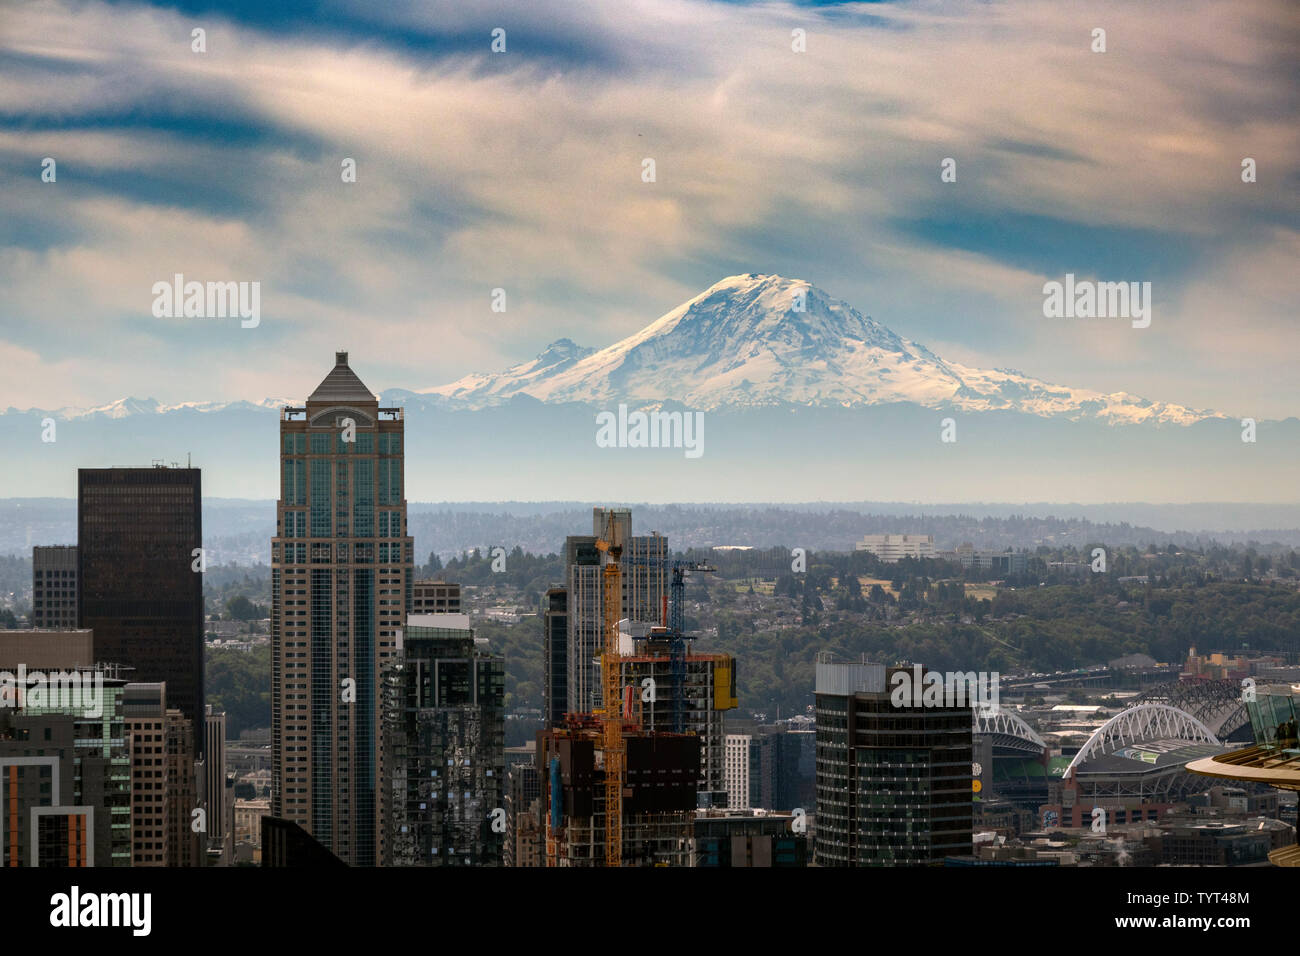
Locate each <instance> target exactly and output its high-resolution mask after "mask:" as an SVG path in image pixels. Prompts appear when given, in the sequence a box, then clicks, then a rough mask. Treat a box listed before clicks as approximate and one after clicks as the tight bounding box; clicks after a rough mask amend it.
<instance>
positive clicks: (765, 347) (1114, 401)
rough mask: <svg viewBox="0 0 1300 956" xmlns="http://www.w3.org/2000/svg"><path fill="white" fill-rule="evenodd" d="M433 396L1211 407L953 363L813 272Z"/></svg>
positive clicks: (1111, 418) (1160, 412)
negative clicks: (831, 291)
mask: <svg viewBox="0 0 1300 956" xmlns="http://www.w3.org/2000/svg"><path fill="white" fill-rule="evenodd" d="M423 391H424V393H425V394H426V395H429V396H430V397H433V396H438V397H441V398H443V399H446V400H447V401H449V402H452V403H454V404H456V405H459V406H461V407H467V408H480V407H484V406H488V405H495V404H500V403H501V402H503V401H506V400H507V399H509V398H510V397H511V396H513V395H516V394H525V395H529V396H531V397H533V398H535V399H537V400H539V401H542V402H550V403H558V402H584V403H587V404H592V405H597V406H604V407H610V406H612V405H613V404H616V403H618V402H622V401H630V402H640V403H642V404H653V403H658V402H662V401H665V400H669V399H671V400H674V401H678V402H681V403H682V404H684V405H687V406H689V407H693V408H696V409H703V410H710V409H717V408H723V407H737V406H740V407H755V406H779V405H802V406H856V405H875V404H886V403H897V402H910V403H914V404H918V405H922V406H925V407H931V408H937V407H940V406H945V407H956V408H959V409H963V410H969V411H993V410H1008V411H1018V412H1024V413H1028V414H1033V415H1039V416H1042V417H1066V418H1071V419H1082V418H1092V419H1098V420H1102V421H1106V422H1112V423H1121V422H1123V423H1136V422H1159V423H1168V424H1191V423H1192V422H1195V421H1199V420H1201V419H1203V418H1207V417H1212V415H1213V413H1209V412H1199V411H1195V410H1193V409H1188V408H1184V407H1182V406H1179V405H1170V404H1167V403H1163V402H1152V401H1147V400H1145V399H1141V398H1137V397H1136V396H1130V395H1126V394H1123V393H1113V394H1104V393H1101V392H1095V391H1089V390H1086V389H1074V388H1065V387H1059V386H1053V385H1050V384H1048V383H1046V382H1043V381H1040V380H1038V379H1034V378H1031V377H1029V376H1027V375H1025V374H1023V373H1021V372H1016V371H1013V370H1010V369H1007V370H983V369H977V368H967V367H965V366H961V365H958V364H955V363H952V362H946V361H944V360H943V359H941V358H939V357H938V356H937V355H935V354H934V353H933V352H931V351H930V350H929V349H927V348H925V346H923V345H919V344H917V343H916V342H911V341H908V340H906V339H903V338H901V337H900V336H898V335H897V334H895V333H894V332H893V331H892V330H891V329H889V328H888V327H886V326H884V325H882V324H881V323H879V322H877V321H875V320H874V319H872V318H870V317H868V316H864V315H863V314H862V313H860V312H858V311H857V310H856V309H854V308H853V307H852V306H850V305H848V304H847V303H845V302H843V301H841V300H839V299H836V298H833V297H831V296H830V295H828V294H827V293H825V292H824V291H822V290H821V289H819V288H817V287H816V286H814V285H812V284H811V283H810V282H807V281H806V280H803V279H788V278H785V277H783V276H779V275H763V274H759V273H747V274H743V275H734V276H728V277H726V278H725V279H722V280H721V281H719V282H716V283H714V284H713V285H711V286H710V287H709V288H707V289H705V290H704V291H703V292H701V293H700V294H699V295H697V296H695V297H694V298H692V299H689V300H687V301H686V302H683V303H682V304H681V305H679V306H678V307H677V308H675V309H673V310H672V311H671V312H668V313H667V314H665V315H664V316H662V317H661V318H659V319H657V320H656V321H654V322H652V323H650V324H649V325H647V326H646V327H645V328H644V329H642V330H641V331H640V332H637V333H635V334H633V335H630V336H628V337H627V338H625V339H623V340H621V341H619V342H616V343H614V344H613V345H610V346H608V347H606V348H603V349H600V350H599V351H591V350H588V349H583V348H579V347H578V346H575V345H574V344H573V343H572V342H570V341H569V340H567V339H561V340H559V341H558V342H554V343H552V344H551V345H550V346H549V347H548V348H547V349H546V351H544V352H543V353H542V354H541V355H539V356H537V358H535V359H533V360H532V361H529V362H523V363H521V364H519V365H516V366H514V367H513V368H510V369H507V370H506V371H505V372H502V373H500V374H496V375H488V374H475V375H469V376H466V377H465V378H462V379H460V380H458V381H456V382H452V383H451V384H449V385H443V386H439V387H437V388H430V389H425V390H423Z"/></svg>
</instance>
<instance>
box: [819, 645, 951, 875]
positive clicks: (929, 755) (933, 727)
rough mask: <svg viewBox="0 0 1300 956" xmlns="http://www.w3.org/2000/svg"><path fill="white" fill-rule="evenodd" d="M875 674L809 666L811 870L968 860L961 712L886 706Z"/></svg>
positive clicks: (886, 690)
mask: <svg viewBox="0 0 1300 956" xmlns="http://www.w3.org/2000/svg"><path fill="white" fill-rule="evenodd" d="M898 670H904V671H906V670H910V669H909V668H886V667H885V665H883V664H869V663H865V662H863V663H856V662H851V663H843V662H836V661H831V660H829V659H823V658H819V659H818V661H817V685H816V688H817V692H816V694H815V695H814V696H815V700H816V712H817V830H816V832H817V836H816V840H817V846H816V857H817V865H818V866H906V865H921V864H927V863H938V862H942V861H943V859H944V858H945V857H947V856H953V855H958V854H964V853H969V852H970V846H971V837H972V831H973V825H974V817H973V809H972V806H973V804H972V799H971V756H972V752H973V751H972V745H971V737H972V735H971V725H972V723H973V719H972V713H971V708H970V706H956V705H954V704H951V703H950V702H947V701H941V702H940V703H941V706H937V707H930V706H922V705H920V704H913V703H910V702H908V703H906V704H903V705H896V704H895V702H894V701H893V700H891V698H890V688H892V687H894V686H895V685H894V684H893V683H891V682H890V681H891V680H892V676H893V674H894V672H895V671H898Z"/></svg>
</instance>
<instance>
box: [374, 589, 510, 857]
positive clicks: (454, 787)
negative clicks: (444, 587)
mask: <svg viewBox="0 0 1300 956" xmlns="http://www.w3.org/2000/svg"><path fill="white" fill-rule="evenodd" d="M484 643H486V642H484ZM385 677H386V679H385V684H384V698H385V707H384V751H383V762H384V774H383V779H384V784H385V786H387V787H389V788H390V789H389V792H388V793H387V794H385V798H386V799H385V813H384V816H385V817H386V819H387V828H388V842H387V845H386V848H385V853H384V863H385V865H388V866H501V864H502V851H503V849H504V847H505V841H506V830H507V816H506V809H505V802H504V799H505V793H504V787H505V769H506V768H505V662H504V660H503V659H502V658H500V657H496V656H493V655H492V654H490V653H488V651H487V649H486V647H481V646H479V644H478V642H477V641H476V640H475V639H474V633H473V631H471V630H470V628H469V618H468V617H467V616H466V615H464V614H413V615H411V616H410V617H409V618H408V619H407V624H406V628H405V629H404V633H403V636H402V648H401V651H400V653H399V655H398V657H397V660H396V662H395V663H393V664H392V665H391V666H390V667H388V668H387V669H386V670H385Z"/></svg>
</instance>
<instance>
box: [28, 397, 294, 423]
mask: <svg viewBox="0 0 1300 956" xmlns="http://www.w3.org/2000/svg"><path fill="white" fill-rule="evenodd" d="M295 404H297V402H295V401H293V400H290V399H287V398H264V399H262V400H261V401H260V402H243V401H239V402H178V403H177V404H175V405H166V404H163V403H162V402H160V401H158V400H157V399H154V398H119V399H118V400H117V401H115V402H109V403H108V404H107V405H96V406H94V407H92V408H80V407H77V406H74V405H65V406H64V407H62V408H55V409H34V408H28V409H17V408H8V409H6V410H5V412H4V414H30V413H32V412H37V413H39V414H42V415H49V416H51V417H53V418H56V419H58V420H59V421H67V422H71V421H78V420H81V419H93V418H96V417H98V418H110V419H122V418H131V417H134V416H137V415H165V414H167V413H168V412H181V411H194V412H203V413H213V412H224V411H229V410H232V409H278V408H280V407H281V406H283V405H295Z"/></svg>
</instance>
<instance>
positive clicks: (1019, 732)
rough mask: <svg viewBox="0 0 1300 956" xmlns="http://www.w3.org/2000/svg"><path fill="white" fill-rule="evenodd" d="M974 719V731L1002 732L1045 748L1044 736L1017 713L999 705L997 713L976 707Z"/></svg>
mask: <svg viewBox="0 0 1300 956" xmlns="http://www.w3.org/2000/svg"><path fill="white" fill-rule="evenodd" d="M972 716H973V721H972V727H971V729H972V731H973V732H974V733H977V734H1000V735H1003V736H1006V737H1014V738H1016V739H1017V740H1028V741H1030V742H1031V743H1033V744H1034V745H1035V746H1036V747H1038V748H1039V749H1042V748H1045V747H1046V746H1047V743H1046V742H1045V741H1044V740H1043V738H1042V737H1040V736H1038V734H1037V733H1036V732H1035V731H1034V728H1033V727H1030V726H1029V725H1028V724H1027V723H1025V722H1024V720H1023V719H1022V718H1021V717H1020V716H1019V715H1017V714H1013V713H1011V711H1009V710H1006V709H1004V708H1001V707H999V708H998V710H997V712H996V713H993V714H990V713H989V712H988V711H986V710H980V709H979V708H975V710H974V712H973V714H972Z"/></svg>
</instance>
